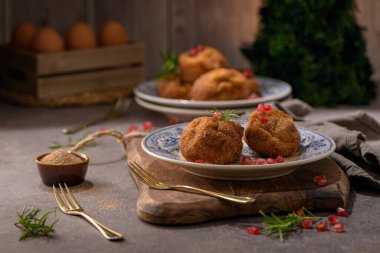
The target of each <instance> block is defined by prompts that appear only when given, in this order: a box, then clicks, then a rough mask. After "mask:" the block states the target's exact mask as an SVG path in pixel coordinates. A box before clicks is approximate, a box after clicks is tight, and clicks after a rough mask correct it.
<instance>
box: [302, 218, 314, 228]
mask: <svg viewBox="0 0 380 253" xmlns="http://www.w3.org/2000/svg"><path fill="white" fill-rule="evenodd" d="M312 226H313V222H312V221H311V220H303V221H302V223H301V227H302V228H311V227H312Z"/></svg>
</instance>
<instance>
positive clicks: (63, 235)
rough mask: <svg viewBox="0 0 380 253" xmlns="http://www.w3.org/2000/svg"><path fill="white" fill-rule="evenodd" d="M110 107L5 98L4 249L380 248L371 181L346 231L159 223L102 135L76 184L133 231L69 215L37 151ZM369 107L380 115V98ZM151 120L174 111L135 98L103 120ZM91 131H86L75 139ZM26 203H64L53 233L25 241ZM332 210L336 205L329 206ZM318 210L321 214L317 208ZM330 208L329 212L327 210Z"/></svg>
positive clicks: (108, 218) (0, 193)
mask: <svg viewBox="0 0 380 253" xmlns="http://www.w3.org/2000/svg"><path fill="white" fill-rule="evenodd" d="M109 108H110V106H109V105H108V106H106V105H101V106H90V107H65V108H50V109H49V108H26V107H20V106H16V105H11V104H8V103H5V102H0V252H4V253H5V252H38V253H40V252H65V253H70V252H165V253H166V252H181V253H185V252H291V253H295V252H378V250H379V248H380V219H379V217H380V193H376V192H371V191H368V190H365V189H363V188H360V189H355V190H354V191H352V193H351V201H350V204H349V209H350V210H351V211H352V214H351V216H350V217H349V218H347V219H346V218H343V223H344V224H345V226H346V230H347V232H346V233H342V234H338V233H333V232H323V233H318V232H316V231H315V230H306V231H303V232H302V233H299V234H297V233H294V234H292V235H290V237H289V238H288V239H287V240H286V241H285V242H284V243H280V241H279V240H277V239H272V238H268V237H266V236H262V235H261V236H253V235H249V234H248V233H247V232H246V228H247V226H248V225H247V224H253V223H261V222H262V221H263V219H262V218H261V217H260V216H250V217H238V218H231V219H225V220H220V221H213V222H207V223H202V224H196V225H188V226H156V225H151V224H148V223H146V222H143V221H141V220H139V218H138V217H137V215H136V207H135V204H136V199H137V194H138V192H137V189H136V186H135V184H134V182H133V180H132V178H131V176H130V174H129V172H128V169H127V168H126V166H125V164H124V153H123V152H122V150H121V148H120V146H119V145H118V144H117V143H116V142H115V141H114V140H113V139H112V138H104V139H100V140H99V141H98V142H97V145H96V146H95V147H89V148H86V149H85V153H87V154H88V155H89V156H90V158H91V163H90V165H89V170H88V174H87V178H86V179H87V181H86V182H85V183H84V184H82V185H81V186H79V187H76V188H74V190H75V195H76V197H77V198H78V200H79V202H80V203H81V204H82V206H83V207H84V209H85V210H86V211H87V212H88V213H89V214H90V215H92V216H94V217H95V218H97V219H98V220H99V221H101V222H103V223H104V224H106V225H108V226H109V227H111V228H113V229H115V230H117V231H120V232H121V233H123V234H125V240H124V241H121V242H109V241H106V240H105V239H103V238H102V237H101V235H100V234H99V232H98V231H97V230H96V229H95V228H93V227H92V226H91V225H90V224H88V223H87V222H86V221H85V220H83V219H81V218H79V217H72V216H68V215H65V214H63V213H62V212H61V211H60V210H59V209H58V207H57V204H56V201H55V199H54V196H53V193H52V189H51V188H50V187H47V186H44V185H43V184H42V183H41V180H40V177H39V175H38V171H37V168H36V165H35V163H34V158H35V157H36V156H37V155H38V154H40V153H43V152H47V151H49V149H48V146H50V145H52V144H54V143H53V142H54V141H58V142H61V143H64V142H66V141H67V136H65V135H63V134H62V133H61V129H62V128H63V127H67V126H72V125H75V124H77V123H79V122H83V121H87V120H90V119H92V118H93V117H96V116H99V115H103V114H104V113H106V112H107V111H108V110H109ZM363 109H368V110H369V112H370V114H371V115H372V116H374V117H375V118H377V120H380V111H379V103H375V104H373V105H372V106H370V107H363ZM352 110H353V108H352V107H342V108H339V109H316V110H315V111H314V113H313V114H312V115H310V116H309V118H310V119H318V118H329V117H334V115H337V114H341V113H345V112H350V111H352ZM145 120H151V121H153V122H154V124H155V125H156V126H157V127H161V126H164V125H166V118H165V117H164V116H162V115H161V114H157V113H154V112H150V111H148V110H145V109H143V108H140V107H138V106H137V105H136V104H133V105H132V106H131V107H130V108H129V110H128V111H127V113H126V114H125V115H124V116H123V117H121V118H118V119H115V120H113V121H110V122H106V123H103V124H100V125H97V126H93V127H91V128H89V129H88V130H89V131H95V130H98V129H99V128H100V127H106V128H114V129H117V130H121V131H126V130H127V128H128V127H129V126H130V125H131V124H138V125H140V124H141V123H142V122H143V121H145ZM83 134H85V131H82V132H80V133H78V134H76V135H74V138H79V137H81V136H83ZM24 206H28V207H31V206H36V207H40V208H42V210H43V211H48V210H52V209H54V208H57V217H58V219H59V222H58V223H57V224H56V227H55V229H56V233H55V235H54V237H53V238H51V239H46V238H30V239H26V240H24V241H21V242H19V241H18V237H19V236H20V231H19V229H18V228H17V227H15V226H14V223H15V221H16V218H17V212H18V211H21V210H22V209H23V207H24ZM329 212H330V213H331V212H332V211H331V210H330V211H329ZM316 214H318V213H316ZM325 214H326V213H325Z"/></svg>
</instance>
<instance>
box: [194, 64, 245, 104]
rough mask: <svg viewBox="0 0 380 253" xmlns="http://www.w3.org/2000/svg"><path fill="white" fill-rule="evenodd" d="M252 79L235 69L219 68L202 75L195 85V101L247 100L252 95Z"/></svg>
mask: <svg viewBox="0 0 380 253" xmlns="http://www.w3.org/2000/svg"><path fill="white" fill-rule="evenodd" d="M251 91H252V87H251V84H250V79H247V78H246V77H245V76H244V75H243V74H242V73H241V72H239V71H237V70H235V69H226V68H219V69H215V70H211V71H209V72H207V73H205V74H203V75H201V76H200V77H199V78H198V79H197V80H196V81H195V83H194V85H193V88H192V90H191V98H192V99H194V100H235V99H246V98H248V96H249V95H250V94H251V93H252V92H251Z"/></svg>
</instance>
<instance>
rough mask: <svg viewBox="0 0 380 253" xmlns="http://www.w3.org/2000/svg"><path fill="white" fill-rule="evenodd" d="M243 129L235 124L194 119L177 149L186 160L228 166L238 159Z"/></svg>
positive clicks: (183, 134) (207, 119)
mask: <svg viewBox="0 0 380 253" xmlns="http://www.w3.org/2000/svg"><path fill="white" fill-rule="evenodd" d="M242 137H243V128H242V127H241V126H240V125H239V124H238V123H235V122H232V121H223V120H217V119H213V118H211V117H200V118H196V119H194V120H193V121H191V122H190V123H189V125H187V126H186V128H185V129H184V131H183V133H182V135H181V138H180V141H179V148H180V150H181V153H182V155H183V157H185V159H186V160H188V161H192V162H195V161H197V160H203V161H205V162H206V163H212V164H228V163H232V162H234V161H236V160H238V159H239V158H240V154H241V151H242V148H243V143H242Z"/></svg>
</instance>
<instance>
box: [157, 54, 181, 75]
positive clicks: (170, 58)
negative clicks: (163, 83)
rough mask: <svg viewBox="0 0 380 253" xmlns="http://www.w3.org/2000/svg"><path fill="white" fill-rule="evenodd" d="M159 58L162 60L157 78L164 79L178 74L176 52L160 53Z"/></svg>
mask: <svg viewBox="0 0 380 253" xmlns="http://www.w3.org/2000/svg"><path fill="white" fill-rule="evenodd" d="M161 59H162V61H163V62H164V65H163V67H162V71H161V72H160V73H159V74H158V78H160V79H165V78H168V77H169V76H171V75H173V74H178V73H179V69H178V54H176V53H168V54H166V55H165V54H163V53H161Z"/></svg>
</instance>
